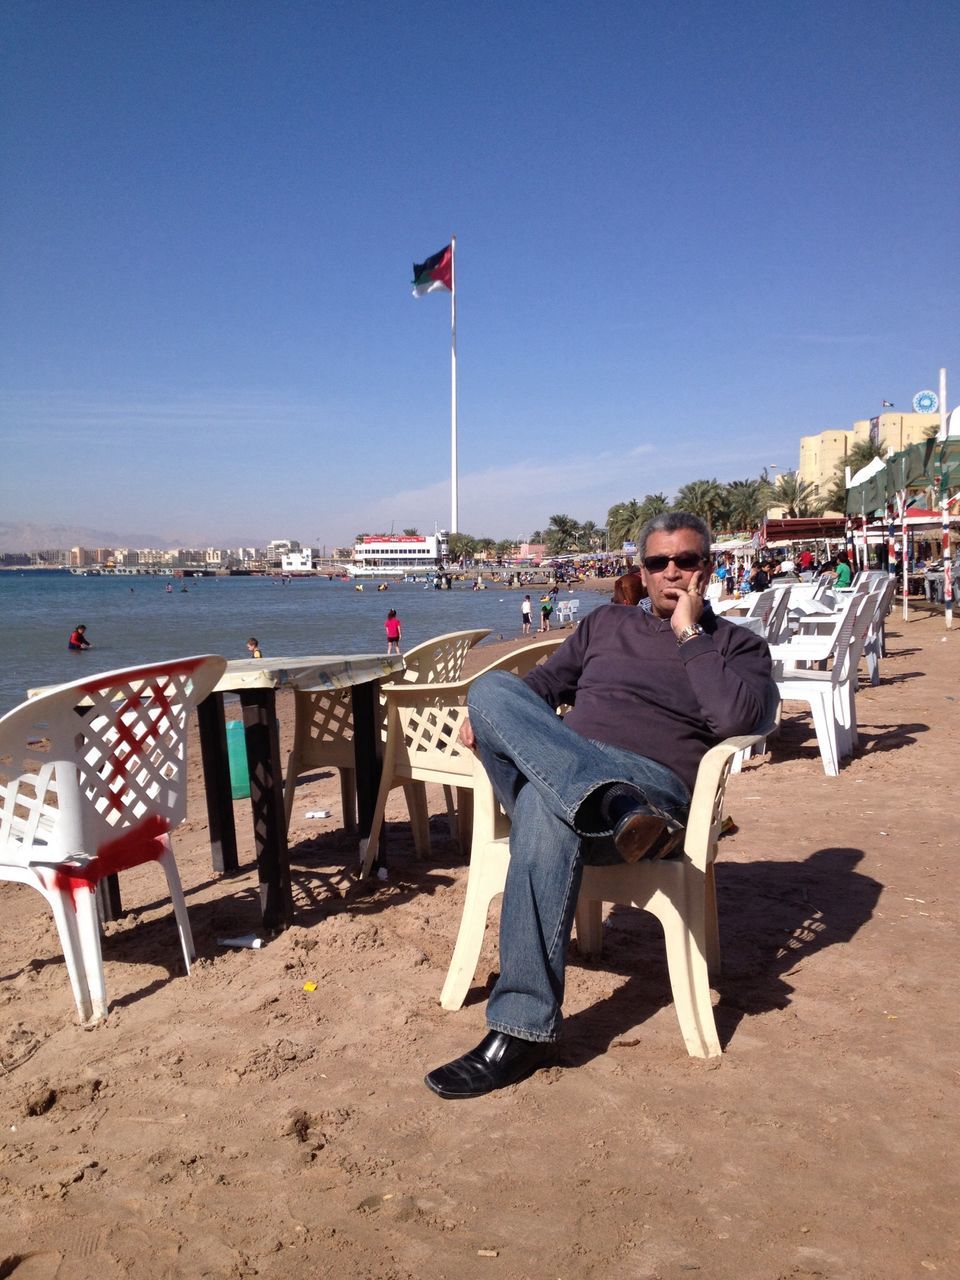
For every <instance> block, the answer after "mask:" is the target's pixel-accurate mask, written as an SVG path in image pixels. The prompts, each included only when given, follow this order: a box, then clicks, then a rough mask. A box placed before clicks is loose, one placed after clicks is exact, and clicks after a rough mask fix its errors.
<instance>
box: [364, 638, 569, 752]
mask: <svg viewBox="0 0 960 1280" xmlns="http://www.w3.org/2000/svg"><path fill="white" fill-rule="evenodd" d="M563 642H564V638H563V637H562V636H557V637H555V638H554V637H551V639H549V640H539V641H537V642H536V643H535V644H529V645H524V646H523V647H522V648H519V649H514V650H513V651H512V652H511V653H508V654H505V655H503V656H502V657H500V658H497V659H496V660H495V661H494V662H491V663H490V664H489V665H488V666H486V667H484V668H483V670H482V671H478V672H476V673H475V674H474V675H472V676H469V677H468V678H466V679H463V680H457V681H450V682H446V683H443V684H440V683H436V684H429V685H427V684H417V685H408V684H394V685H389V684H385V685H381V692H382V693H383V696H384V698H385V700H386V703H387V744H388V745H387V753H386V756H387V758H386V761H385V768H394V769H398V768H399V770H400V771H403V772H406V771H407V770H410V769H412V770H415V771H428V772H430V773H431V774H435V773H443V772H450V773H456V774H462V775H466V776H469V775H471V774H472V771H473V763H472V761H473V753H472V752H471V751H468V750H467V748H466V747H463V746H461V745H460V742H459V741H458V734H459V732H460V726H461V724H462V723H463V721H464V720H465V719H466V715H467V705H466V704H467V694H468V692H469V690H470V686H471V685H472V684H473V682H474V681H475V680H477V679H479V677H480V676H482V675H486V674H487V673H488V672H490V671H507V672H510V673H512V674H513V675H517V676H522V675H526V673H527V672H528V671H532V670H533V668H534V667H535V666H536V665H537V664H538V663H539V662H542V661H543V660H544V659H545V658H548V657H549V656H550V654H551V653H553V651H554V650H555V649H558V648H559V647H560V645H561V644H563Z"/></svg>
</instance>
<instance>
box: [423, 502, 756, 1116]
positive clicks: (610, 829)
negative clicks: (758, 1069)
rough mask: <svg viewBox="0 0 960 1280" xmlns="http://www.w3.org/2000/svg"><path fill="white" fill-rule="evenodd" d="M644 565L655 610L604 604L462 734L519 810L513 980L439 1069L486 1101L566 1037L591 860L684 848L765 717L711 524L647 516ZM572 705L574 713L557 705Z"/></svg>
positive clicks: (511, 888)
mask: <svg viewBox="0 0 960 1280" xmlns="http://www.w3.org/2000/svg"><path fill="white" fill-rule="evenodd" d="M638 550H639V558H640V562H641V565H642V576H643V584H644V586H645V587H646V589H647V592H648V593H649V597H650V605H651V607H650V610H649V612H648V611H646V610H644V609H639V608H623V606H618V605H606V606H602V607H600V608H598V609H595V610H594V611H593V612H592V613H590V614H589V615H588V616H587V617H586V618H585V619H584V620H583V621H582V622H581V623H580V626H579V627H578V628H577V630H576V631H575V632H574V633H573V635H571V636H570V637H569V639H568V640H567V641H566V642H565V643H564V644H563V645H562V646H561V648H559V649H558V650H557V651H556V653H554V654H553V655H552V656H551V657H550V658H549V659H548V661H547V662H545V663H544V664H543V665H542V666H540V667H536V668H535V669H534V670H533V671H531V672H530V673H529V674H528V675H526V676H524V677H523V679H522V680H521V679H518V678H517V677H516V676H513V675H509V674H507V673H505V672H491V673H490V674H488V675H486V676H482V677H481V678H480V679H478V680H476V681H475V682H474V684H473V686H472V687H471V690H470V694H469V697H468V700H467V705H468V708H469V718H468V719H467V720H466V721H465V722H464V725H463V728H462V729H461V733H460V738H461V741H462V742H463V743H464V745H465V746H467V747H470V748H471V749H473V750H475V751H476V752H477V753H478V754H479V756H480V759H481V761H482V762H483V766H484V768H485V769H486V771H487V773H488V775H489V777H490V781H491V783H492V785H493V789H494V791H495V792H496V795H497V798H498V800H499V801H500V803H501V804H502V805H503V807H504V809H505V810H506V812H507V813H508V814H509V815H510V818H511V824H512V825H511V831H510V865H509V870H508V873H507V882H506V887H505V889H504V894H503V906H502V909H501V915H500V976H499V978H498V979H497V982H496V985H495V987H494V989H493V991H492V992H491V994H490V998H489V1000H488V1002H487V1025H488V1027H489V1028H490V1030H489V1032H488V1034H487V1035H486V1036H485V1037H484V1039H483V1040H482V1041H481V1042H480V1044H479V1045H477V1047H476V1048H475V1049H473V1050H471V1051H470V1052H469V1053H466V1054H464V1055H463V1056H462V1057H460V1058H457V1059H455V1060H454V1061H453V1062H449V1063H447V1064H446V1065H445V1066H442V1067H438V1068H436V1070H434V1071H431V1072H430V1074H429V1075H428V1076H427V1077H426V1084H427V1086H428V1088H430V1089H432V1090H433V1092H434V1093H437V1094H439V1095H440V1097H441V1098H475V1097H479V1096H480V1095H481V1094H485V1093H489V1092H491V1091H492V1090H494V1089H500V1088H502V1087H503V1086H504V1085H508V1084H513V1083H514V1082H515V1081H517V1080H520V1079H522V1078H523V1077H524V1076H526V1075H529V1074H530V1072H531V1071H534V1070H536V1068H537V1067H539V1066H541V1065H543V1064H544V1063H545V1062H546V1061H547V1059H548V1058H549V1057H550V1055H551V1052H552V1046H553V1045H554V1044H555V1042H556V1041H557V1040H558V1038H559V1036H560V1027H561V1021H562V1016H561V1012H560V1010H561V1005H562V1003H563V988H564V965H565V960H566V950H567V944H568V942H569V939H570V933H571V930H572V928H573V914H574V909H575V907H576V904H577V894H578V892H579V887H580V876H581V868H582V861H581V860H583V861H586V862H597V863H610V862H617V861H623V862H636V861H638V860H639V859H640V858H662V857H666V856H669V855H670V854H672V853H675V852H677V851H678V850H679V849H680V847H681V845H682V843H683V826H684V822H685V821H686V816H687V811H688V809H689V805H690V798H691V793H692V790H693V786H694V783H695V781H696V775H697V768H698V767H699V764H700V760H701V758H702V757H703V756H704V755H705V754H706V752H707V751H708V750H709V749H710V748H711V747H712V746H715V745H716V744H717V743H718V742H721V741H722V740H723V739H724V738H729V737H731V736H732V735H734V734H740V733H749V732H751V730H753V729H754V728H755V727H756V726H757V725H758V724H759V723H760V722H761V719H762V716H763V710H764V700H765V696H766V692H767V689H768V687H769V683H770V675H771V664H770V651H769V649H768V648H767V644H766V641H765V640H763V639H761V638H760V637H759V636H756V635H754V634H753V633H752V632H751V631H749V630H747V629H746V628H745V627H738V626H736V625H734V624H733V623H732V622H728V621H726V620H725V619H723V618H718V617H716V616H715V615H714V614H713V613H712V612H711V611H710V609H709V608H705V606H704V599H703V593H704V590H705V588H706V584H707V582H708V581H709V576H710V530H709V529H708V528H707V526H706V524H705V523H704V522H703V521H702V520H701V519H700V518H699V517H698V516H694V515H691V514H690V513H689V512H685V511H674V512H669V513H667V514H665V515H661V516H657V517H655V518H654V519H653V520H651V521H649V522H648V524H647V525H646V526H645V527H644V529H643V531H642V532H641V534H640V538H639V544H638ZM563 703H569V704H572V710H570V711H569V712H568V713H567V715H566V717H565V718H564V719H563V720H561V719H560V718H559V717H558V716H557V715H556V713H555V708H556V707H558V706H560V705H561V704H563Z"/></svg>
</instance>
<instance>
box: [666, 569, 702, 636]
mask: <svg viewBox="0 0 960 1280" xmlns="http://www.w3.org/2000/svg"><path fill="white" fill-rule="evenodd" d="M704 589H705V584H704V575H703V573H701V572H697V573H695V574H694V575H693V577H692V578H691V579H690V582H689V583H688V585H687V589H686V590H685V591H683V590H679V589H678V590H677V591H676V592H674V591H673V590H672V589H668V591H667V592H665V594H666V595H667V597H668V599H669V598H670V597H672V596H674V595H676V601H677V603H676V606H675V607H674V610H673V613H672V614H671V615H670V626H671V628H672V630H673V634H674V635H676V636H678V635H680V633H681V631H685V630H686V628H687V627H694V626H696V625H697V623H698V622H699V621H700V618H701V616H702V614H703V592H704Z"/></svg>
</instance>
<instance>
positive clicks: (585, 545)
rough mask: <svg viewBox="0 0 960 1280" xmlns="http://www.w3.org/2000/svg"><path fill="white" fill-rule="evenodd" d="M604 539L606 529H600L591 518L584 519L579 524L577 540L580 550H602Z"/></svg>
mask: <svg viewBox="0 0 960 1280" xmlns="http://www.w3.org/2000/svg"><path fill="white" fill-rule="evenodd" d="M605 540H606V530H605V529H601V528H600V526H599V525H598V524H596V523H595V522H594V521H593V520H585V521H584V522H583V524H582V525H581V526H580V536H579V538H578V541H579V543H580V549H581V551H602V550H603V544H604V541H605Z"/></svg>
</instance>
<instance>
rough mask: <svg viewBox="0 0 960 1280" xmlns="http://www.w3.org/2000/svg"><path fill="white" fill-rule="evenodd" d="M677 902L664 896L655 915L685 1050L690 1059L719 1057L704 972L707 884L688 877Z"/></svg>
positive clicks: (715, 1028)
mask: <svg viewBox="0 0 960 1280" xmlns="http://www.w3.org/2000/svg"><path fill="white" fill-rule="evenodd" d="M686 889H687V892H686V893H685V894H683V895H682V900H681V902H680V903H679V904H678V903H677V902H675V901H674V899H673V898H672V897H667V896H666V895H663V896H662V897H661V898H660V900H659V901H658V904H657V907H658V909H657V916H658V918H659V920H660V923H661V924H662V925H663V934H664V938H665V940H666V944H667V967H668V969H669V972H670V989H671V991H672V992H673V1004H674V1008H675V1009H676V1011H677V1021H678V1022H679V1023H680V1032H681V1034H682V1036H683V1040H684V1044H685V1045H686V1046H687V1053H689V1054H690V1056H691V1057H692V1058H719V1057H720V1055H721V1052H722V1051H721V1048H720V1038H719V1036H718V1035H717V1024H716V1020H715V1019H714V1016H713V1004H712V1002H711V1000H710V979H709V975H708V973H707V956H706V952H707V934H706V927H705V926H706V912H705V909H704V908H705V905H706V903H705V896H706V886H705V884H704V882H703V880H702V879H700V881H699V885H697V883H696V882H695V881H694V880H693V879H691V878H687V881H686Z"/></svg>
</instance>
